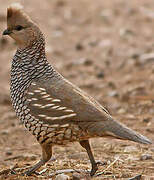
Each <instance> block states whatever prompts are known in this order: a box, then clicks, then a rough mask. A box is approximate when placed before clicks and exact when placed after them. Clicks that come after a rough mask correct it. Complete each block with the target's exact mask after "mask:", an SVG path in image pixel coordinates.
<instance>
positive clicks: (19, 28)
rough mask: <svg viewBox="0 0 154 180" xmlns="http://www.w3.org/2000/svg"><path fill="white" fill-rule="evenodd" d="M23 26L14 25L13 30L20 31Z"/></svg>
mask: <svg viewBox="0 0 154 180" xmlns="http://www.w3.org/2000/svg"><path fill="white" fill-rule="evenodd" d="M23 28H24V27H23V26H20V25H18V26H16V27H15V30H17V31H21V30H22V29H23Z"/></svg>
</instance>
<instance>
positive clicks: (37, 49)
mask: <svg viewBox="0 0 154 180" xmlns="http://www.w3.org/2000/svg"><path fill="white" fill-rule="evenodd" d="M17 54H19V55H21V57H22V58H23V60H24V59H25V56H27V57H28V58H26V59H27V60H28V59H31V60H33V59H35V60H37V59H40V58H41V57H43V58H45V57H46V55H45V40H44V37H42V36H40V37H39V38H38V39H37V40H36V41H34V42H32V43H31V44H30V45H29V46H26V47H19V48H18V49H17ZM45 59H46V58H45ZM21 60H22V59H21Z"/></svg>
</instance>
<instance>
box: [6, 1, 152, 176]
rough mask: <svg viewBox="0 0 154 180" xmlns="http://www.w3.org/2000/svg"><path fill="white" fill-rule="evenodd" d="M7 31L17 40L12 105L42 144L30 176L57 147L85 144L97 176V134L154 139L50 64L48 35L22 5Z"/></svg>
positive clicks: (10, 13)
mask: <svg viewBox="0 0 154 180" xmlns="http://www.w3.org/2000/svg"><path fill="white" fill-rule="evenodd" d="M3 35H9V36H10V37H11V38H13V39H14V40H15V42H16V44H17V50H16V53H15V55H14V57H13V59H12V65H11V73H10V74H11V77H10V97H11V102H12V106H13V108H14V110H15V112H16V115H17V117H18V118H19V120H20V121H21V122H22V124H23V125H24V126H25V128H26V129H27V130H28V131H30V132H31V134H32V135H34V136H35V138H36V139H37V141H38V143H39V144H40V146H41V148H42V157H41V159H40V160H39V162H37V163H36V164H35V165H34V166H32V167H31V168H30V169H28V170H27V171H26V172H25V173H24V174H25V175H31V174H32V173H34V172H36V171H37V170H38V169H39V168H40V167H41V166H43V165H44V164H45V163H46V162H48V161H49V160H50V158H51V157H52V147H53V146H55V145H66V144H68V143H70V142H79V143H80V145H81V146H82V147H83V148H84V149H85V150H86V152H87V154H88V156H89V159H90V163H91V171H90V175H91V176H93V175H94V174H95V173H96V171H97V170H98V163H97V162H96V161H95V159H94V156H93V153H92V150H91V146H90V142H89V141H90V139H91V138H94V137H95V138H97V137H102V138H103V137H108V138H115V139H122V140H130V141H134V142H138V143H142V144H151V143H152V142H151V141H150V140H149V139H148V138H147V137H145V136H143V135H141V134H139V133H137V132H136V131H134V130H132V129H130V128H128V127H127V126H125V125H124V124H122V123H120V122H118V121H117V120H115V119H114V118H113V117H112V116H111V115H110V113H109V112H108V110H106V109H105V108H104V107H103V106H102V105H101V104H100V103H99V102H97V101H96V100H95V99H94V98H93V97H91V96H89V95H88V94H87V93H86V92H84V91H83V90H81V89H80V88H79V87H77V86H76V85H74V84H72V83H71V82H70V81H68V80H67V79H66V78H64V77H63V76H62V75H61V74H60V73H59V72H58V71H57V70H56V69H55V68H54V67H53V66H52V65H51V64H50V63H49V61H48V60H47V57H46V52H45V38H44V35H43V33H42V31H41V30H40V28H39V27H38V25H37V24H36V23H35V22H34V21H33V20H32V19H31V17H30V16H29V15H28V14H27V13H26V12H25V11H24V8H23V7H22V6H21V5H20V4H11V5H10V6H9V7H8V8H7V29H5V30H4V31H3Z"/></svg>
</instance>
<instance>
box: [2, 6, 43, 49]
mask: <svg viewBox="0 0 154 180" xmlns="http://www.w3.org/2000/svg"><path fill="white" fill-rule="evenodd" d="M3 35H9V36H10V37H12V38H13V39H14V40H15V41H16V43H17V45H18V46H19V47H20V48H25V47H27V46H30V45H31V44H32V43H33V42H34V41H36V40H38V39H39V38H40V36H43V35H42V33H41V31H40V29H39V28H38V27H37V25H36V24H35V23H34V22H33V21H32V20H31V19H30V17H29V16H28V15H27V14H26V13H25V12H24V11H23V10H22V6H21V5H20V4H12V5H11V6H10V7H8V8H7V29H6V30H5V31H4V32H3Z"/></svg>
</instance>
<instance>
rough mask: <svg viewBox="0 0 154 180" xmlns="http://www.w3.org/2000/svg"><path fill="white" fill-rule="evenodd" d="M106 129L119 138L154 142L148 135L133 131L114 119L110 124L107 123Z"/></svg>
mask: <svg viewBox="0 0 154 180" xmlns="http://www.w3.org/2000/svg"><path fill="white" fill-rule="evenodd" d="M104 129H105V131H106V132H107V134H108V135H110V136H113V137H116V138H119V139H125V140H130V141H135V142H138V143H142V144H152V142H151V141H150V140H149V139H148V138H147V137H145V136H143V135H141V134H139V133H137V132H135V131H133V130H132V129H130V128H128V127H126V126H125V125H123V124H121V123H119V122H117V121H115V120H113V119H112V120H111V121H110V123H109V124H108V125H107V124H106V125H105V127H104Z"/></svg>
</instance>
